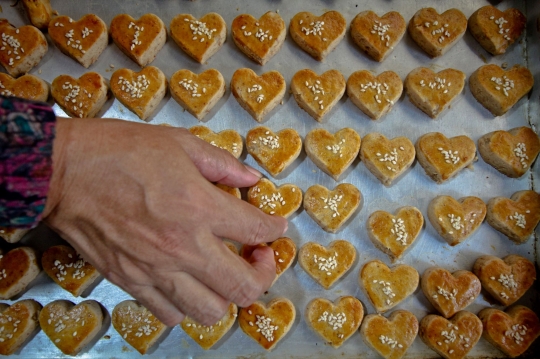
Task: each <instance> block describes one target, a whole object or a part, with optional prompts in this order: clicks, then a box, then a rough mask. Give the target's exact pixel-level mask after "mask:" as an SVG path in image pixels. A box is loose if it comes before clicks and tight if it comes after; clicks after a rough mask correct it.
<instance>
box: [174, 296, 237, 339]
mask: <svg viewBox="0 0 540 359" xmlns="http://www.w3.org/2000/svg"><path fill="white" fill-rule="evenodd" d="M237 316H238V307H237V306H236V304H234V303H230V304H229V308H228V309H227V313H225V315H224V316H223V317H222V318H221V319H220V320H218V321H217V322H216V323H215V324H214V325H210V326H206V325H201V324H199V323H198V322H196V321H195V320H193V319H191V318H190V317H185V318H184V320H182V323H180V326H181V327H182V329H183V330H184V331H185V332H186V334H187V335H189V336H190V337H191V339H193V340H194V341H195V342H196V343H197V344H199V345H200V346H201V348H203V349H204V350H208V349H210V348H212V347H213V346H214V344H216V343H217V342H218V341H219V340H220V339H221V338H223V336H224V335H225V334H227V332H228V331H229V330H230V329H231V328H232V326H233V325H234V322H235V321H236V317H237Z"/></svg>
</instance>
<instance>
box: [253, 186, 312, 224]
mask: <svg viewBox="0 0 540 359" xmlns="http://www.w3.org/2000/svg"><path fill="white" fill-rule="evenodd" d="M247 201H248V203H250V204H252V205H254V206H255V207H257V208H259V209H260V210H261V211H263V212H264V213H267V214H270V215H276V216H281V217H284V218H287V217H289V216H290V215H292V214H293V213H294V212H296V211H297V210H298V208H300V206H301V205H302V190H301V189H300V188H299V187H298V186H295V185H293V184H284V185H281V186H279V187H276V186H275V185H274V184H273V183H272V182H270V181H269V180H267V179H266V178H261V179H260V180H259V182H257V184H255V186H253V187H250V188H249V190H248V194H247Z"/></svg>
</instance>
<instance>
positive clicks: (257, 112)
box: [231, 68, 286, 122]
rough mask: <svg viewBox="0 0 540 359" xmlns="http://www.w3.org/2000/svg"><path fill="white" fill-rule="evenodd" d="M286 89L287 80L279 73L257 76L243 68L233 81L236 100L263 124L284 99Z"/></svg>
mask: <svg viewBox="0 0 540 359" xmlns="http://www.w3.org/2000/svg"><path fill="white" fill-rule="evenodd" d="M285 87H286V86H285V79H284V78H283V76H281V74H280V73H279V72H277V71H269V72H266V73H264V74H262V75H261V76H257V74H256V73H255V72H254V71H253V70H251V69H247V68H242V69H238V70H236V71H235V72H234V74H233V77H232V79H231V92H232V94H233V95H234V98H236V101H238V103H239V104H240V106H242V108H243V109H244V110H246V111H247V112H248V113H249V114H250V115H251V117H253V119H255V121H257V122H262V121H263V120H264V117H265V116H266V115H267V114H268V113H269V112H270V111H272V109H273V108H274V107H276V105H277V104H278V103H279V102H280V101H281V99H283V96H284V95H285Z"/></svg>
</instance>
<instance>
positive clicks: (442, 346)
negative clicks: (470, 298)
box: [419, 310, 482, 359]
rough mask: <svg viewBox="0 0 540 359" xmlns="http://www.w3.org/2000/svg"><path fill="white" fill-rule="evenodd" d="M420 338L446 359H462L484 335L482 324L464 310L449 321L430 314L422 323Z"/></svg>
mask: <svg viewBox="0 0 540 359" xmlns="http://www.w3.org/2000/svg"><path fill="white" fill-rule="evenodd" d="M419 335H420V338H422V341H423V342H424V343H425V344H426V345H427V346H428V347H430V348H431V350H433V351H435V352H436V353H437V354H439V355H440V356H442V357H443V358H445V359H461V358H464V357H465V356H466V355H467V353H468V352H469V351H470V350H471V349H472V348H473V347H474V346H475V345H476V343H477V342H478V340H479V339H480V336H481V335H482V322H481V321H480V319H478V317H477V316H476V315H474V314H472V313H471V312H467V311H465V310H462V311H460V312H458V313H457V314H456V315H455V316H453V317H452V318H451V319H450V320H447V319H445V318H443V317H441V316H439V315H434V314H430V315H427V316H425V317H424V318H423V319H422V320H421V321H420V331H419Z"/></svg>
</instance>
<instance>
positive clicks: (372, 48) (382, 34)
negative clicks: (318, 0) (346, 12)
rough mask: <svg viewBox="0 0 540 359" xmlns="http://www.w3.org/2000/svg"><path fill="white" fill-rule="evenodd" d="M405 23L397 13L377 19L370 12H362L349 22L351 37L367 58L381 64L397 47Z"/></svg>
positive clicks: (405, 26) (377, 17) (392, 12)
mask: <svg viewBox="0 0 540 359" xmlns="http://www.w3.org/2000/svg"><path fill="white" fill-rule="evenodd" d="M406 28H407V23H406V22H405V19H404V18H403V16H401V14H400V13H399V12H397V11H390V12H388V13H386V14H384V15H383V16H381V17H379V16H378V15H377V14H376V13H374V12H373V11H371V10H367V11H362V12H361V13H359V14H358V15H356V17H355V18H354V19H353V21H352V22H351V36H352V38H353V40H354V42H355V43H356V45H358V47H360V49H362V51H364V52H365V53H366V54H367V55H368V56H369V57H371V58H372V59H373V60H375V61H379V62H382V61H383V60H384V59H385V58H386V57H387V56H388V55H389V54H390V53H391V52H392V50H394V47H395V46H396V45H397V43H398V42H399V41H401V38H402V37H403V34H405V29H406Z"/></svg>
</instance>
